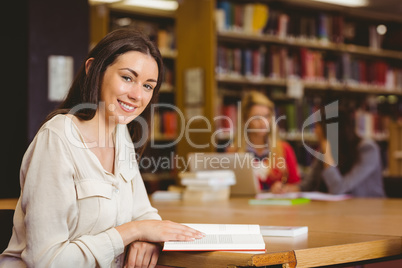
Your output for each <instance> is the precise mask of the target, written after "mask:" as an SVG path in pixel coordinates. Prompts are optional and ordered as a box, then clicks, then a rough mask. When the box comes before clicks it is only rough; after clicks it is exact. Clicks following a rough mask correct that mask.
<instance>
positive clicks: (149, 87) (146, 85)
mask: <svg viewBox="0 0 402 268" xmlns="http://www.w3.org/2000/svg"><path fill="white" fill-rule="evenodd" d="M144 87H145V88H146V89H147V90H153V89H154V88H153V87H152V86H151V85H148V84H145V85H144Z"/></svg>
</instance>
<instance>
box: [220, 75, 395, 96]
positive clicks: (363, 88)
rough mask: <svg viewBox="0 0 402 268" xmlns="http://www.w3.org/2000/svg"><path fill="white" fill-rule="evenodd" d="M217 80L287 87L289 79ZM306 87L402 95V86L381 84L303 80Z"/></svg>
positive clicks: (236, 77)
mask: <svg viewBox="0 0 402 268" xmlns="http://www.w3.org/2000/svg"><path fill="white" fill-rule="evenodd" d="M216 81H217V82H218V83H221V84H238V85H258V86H272V87H275V86H277V87H286V86H287V84H288V80H287V79H284V78H267V77H255V76H242V75H217V76H216ZM302 84H303V87H304V89H307V90H308V89H312V90H338V91H342V92H353V93H366V94H376V95H389V94H394V95H402V88H401V87H398V88H386V87H385V86H381V85H371V84H358V83H350V84H347V83H341V82H328V81H302Z"/></svg>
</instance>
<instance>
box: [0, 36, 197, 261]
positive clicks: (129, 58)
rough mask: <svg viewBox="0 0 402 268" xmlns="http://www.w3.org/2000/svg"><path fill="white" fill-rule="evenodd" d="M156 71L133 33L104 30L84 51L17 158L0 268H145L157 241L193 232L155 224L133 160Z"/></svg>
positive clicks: (153, 50) (151, 52) (148, 48)
mask: <svg viewBox="0 0 402 268" xmlns="http://www.w3.org/2000/svg"><path fill="white" fill-rule="evenodd" d="M162 70H163V65H162V59H161V56H160V53H159V51H158V49H157V47H156V46H155V45H154V44H153V43H152V42H150V41H149V39H148V38H147V37H146V36H144V35H143V34H141V33H140V32H137V31H134V30H128V29H125V30H116V31H113V32H111V33H109V34H108V35H107V36H105V37H104V38H103V39H102V40H101V41H100V42H99V43H98V44H97V46H96V47H95V48H94V49H93V50H92V51H91V52H90V53H89V55H88V57H87V59H86V61H85V62H84V63H83V65H82V66H81V69H80V70H79V71H78V75H77V76H76V78H75V80H74V82H73V84H72V86H71V88H70V91H69V93H68V95H67V97H66V99H65V100H64V101H63V102H62V103H61V105H60V107H59V108H58V109H57V110H55V111H54V112H53V113H51V114H50V115H49V116H48V118H47V119H46V120H45V123H44V124H43V125H42V126H41V128H40V130H39V131H38V133H37V134H36V136H35V138H34V140H33V141H32V143H31V144H30V146H29V148H28V149H27V151H26V153H25V155H24V158H23V161H22V165H21V173H20V175H21V176H20V182H21V196H20V198H19V200H18V204H17V207H16V210H15V216H14V228H13V234H12V237H11V240H10V242H9V245H8V248H7V249H6V250H5V251H4V252H3V254H1V255H0V267H123V266H124V267H155V265H156V262H157V259H158V256H159V251H160V245H159V244H158V243H159V242H163V241H169V240H183V241H189V240H194V239H197V238H201V237H202V236H203V234H202V233H200V232H198V231H196V230H194V229H192V228H189V227H187V226H185V225H182V224H178V223H174V222H170V221H162V220H161V218H160V216H159V215H158V213H157V210H156V209H154V208H153V207H152V206H151V204H150V202H149V200H148V196H147V193H146V189H145V187H144V183H143V181H142V178H141V175H140V173H139V169H138V164H137V159H136V157H135V154H136V153H135V149H134V145H135V144H138V147H136V149H138V150H139V151H141V148H140V147H141V142H142V145H144V143H145V142H144V141H146V140H147V139H148V133H149V123H150V114H151V104H152V103H155V101H156V98H157V94H158V90H159V88H160V85H161V81H162Z"/></svg>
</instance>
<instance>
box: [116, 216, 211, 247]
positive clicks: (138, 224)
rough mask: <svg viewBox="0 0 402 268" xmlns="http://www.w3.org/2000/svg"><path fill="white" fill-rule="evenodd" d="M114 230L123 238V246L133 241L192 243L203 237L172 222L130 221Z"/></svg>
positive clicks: (199, 233) (193, 230) (186, 227)
mask: <svg viewBox="0 0 402 268" xmlns="http://www.w3.org/2000/svg"><path fill="white" fill-rule="evenodd" d="M116 230H117V231H118V232H119V233H120V235H121V237H122V238H123V242H124V245H125V246H127V245H128V244H130V243H131V242H133V241H148V242H165V241H174V240H176V241H192V240H195V239H199V238H202V237H204V234H203V233H202V232H199V231H197V230H195V229H193V228H190V227H188V226H186V225H183V224H179V223H175V222H172V221H159V220H143V221H132V222H128V223H125V224H122V225H120V226H117V227H116Z"/></svg>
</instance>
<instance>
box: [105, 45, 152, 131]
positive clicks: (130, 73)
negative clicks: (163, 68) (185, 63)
mask: <svg viewBox="0 0 402 268" xmlns="http://www.w3.org/2000/svg"><path fill="white" fill-rule="evenodd" d="M157 81H158V64H157V63H156V61H155V60H154V58H152V57H151V56H150V55H147V54H143V53H141V52H138V51H129V52H126V53H124V54H122V55H120V56H119V57H117V59H116V60H115V61H114V63H112V64H111V65H109V66H108V67H107V69H106V71H105V74H104V76H103V81H102V85H101V101H103V102H104V104H105V111H106V112H105V116H106V120H107V121H110V120H112V121H114V122H116V123H117V124H128V123H130V122H131V121H132V120H134V119H135V118H136V117H137V116H139V115H140V114H141V113H142V112H143V111H144V109H145V108H146V107H147V105H148V103H149V102H150V101H151V98H152V95H153V91H154V88H155V87H156V85H157Z"/></svg>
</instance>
